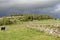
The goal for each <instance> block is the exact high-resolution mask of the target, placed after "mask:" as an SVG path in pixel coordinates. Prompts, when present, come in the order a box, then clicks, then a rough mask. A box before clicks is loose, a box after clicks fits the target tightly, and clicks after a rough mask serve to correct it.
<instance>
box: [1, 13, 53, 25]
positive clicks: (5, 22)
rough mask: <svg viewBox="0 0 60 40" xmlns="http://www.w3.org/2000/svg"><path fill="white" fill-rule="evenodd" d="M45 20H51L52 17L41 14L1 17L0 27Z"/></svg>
mask: <svg viewBox="0 0 60 40" xmlns="http://www.w3.org/2000/svg"><path fill="white" fill-rule="evenodd" d="M47 19H53V17H52V16H49V15H41V14H13V15H10V16H7V17H3V19H0V25H10V24H13V23H14V24H15V23H19V22H26V21H33V20H47Z"/></svg>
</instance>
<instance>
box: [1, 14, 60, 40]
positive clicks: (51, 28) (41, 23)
mask: <svg viewBox="0 0 60 40" xmlns="http://www.w3.org/2000/svg"><path fill="white" fill-rule="evenodd" d="M3 25H4V26H5V27H6V30H5V31H3V30H1V27H2V26H3ZM59 36H60V19H56V18H53V17H51V16H49V15H36V14H20V15H11V16H8V17H6V16H5V17H2V18H0V40H60V37H59Z"/></svg>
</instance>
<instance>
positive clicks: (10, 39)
mask: <svg viewBox="0 0 60 40" xmlns="http://www.w3.org/2000/svg"><path fill="white" fill-rule="evenodd" d="M0 40H60V38H59V37H55V36H52V35H48V34H45V33H44V32H41V31H38V30H35V29H32V28H28V27H25V26H22V25H19V24H16V25H7V26H6V30H5V31H1V30H0Z"/></svg>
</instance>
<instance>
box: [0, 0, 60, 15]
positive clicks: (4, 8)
mask: <svg viewBox="0 0 60 40" xmlns="http://www.w3.org/2000/svg"><path fill="white" fill-rule="evenodd" d="M9 13H49V14H54V15H55V14H56V13H57V14H60V0H0V14H2V15H3V14H6V15H7V14H9Z"/></svg>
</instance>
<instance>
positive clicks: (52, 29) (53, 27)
mask: <svg viewBox="0 0 60 40" xmlns="http://www.w3.org/2000/svg"><path fill="white" fill-rule="evenodd" d="M25 26H27V27H31V28H34V29H36V30H40V31H44V32H45V33H48V34H51V35H54V36H59V37H60V25H59V24H32V23H31V24H30V23H28V24H25Z"/></svg>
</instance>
